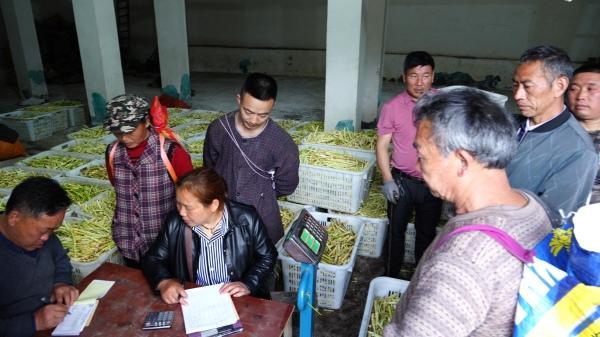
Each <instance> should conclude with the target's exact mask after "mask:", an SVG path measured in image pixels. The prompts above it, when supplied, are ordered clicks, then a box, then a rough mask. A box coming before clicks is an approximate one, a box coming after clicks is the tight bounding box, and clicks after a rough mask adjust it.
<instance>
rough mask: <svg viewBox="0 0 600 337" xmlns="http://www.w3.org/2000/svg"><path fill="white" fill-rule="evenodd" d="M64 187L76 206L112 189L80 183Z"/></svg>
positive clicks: (64, 184)
mask: <svg viewBox="0 0 600 337" xmlns="http://www.w3.org/2000/svg"><path fill="white" fill-rule="evenodd" d="M61 185H62V187H63V188H64V189H65V191H67V194H68V195H69V198H71V201H73V203H75V204H78V205H79V204H82V203H84V202H86V201H88V200H90V199H92V198H93V197H95V196H97V195H98V194H100V193H102V192H104V191H106V190H108V189H110V188H111V187H110V186H103V185H94V184H79V183H70V182H69V183H62V184H61Z"/></svg>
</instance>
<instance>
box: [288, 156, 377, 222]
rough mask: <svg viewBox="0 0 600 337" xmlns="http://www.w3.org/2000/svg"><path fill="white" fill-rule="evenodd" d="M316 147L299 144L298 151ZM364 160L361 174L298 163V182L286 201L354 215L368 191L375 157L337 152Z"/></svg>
mask: <svg viewBox="0 0 600 337" xmlns="http://www.w3.org/2000/svg"><path fill="white" fill-rule="evenodd" d="M306 147H312V148H322V146H316V145H301V146H299V148H300V149H302V148H306ZM339 152H344V153H348V154H351V155H353V156H354V157H356V158H359V159H362V160H365V161H367V163H368V164H367V167H366V168H365V169H364V170H363V171H361V172H350V171H342V170H336V169H331V168H326V167H319V166H313V165H307V164H300V170H299V172H298V173H299V176H300V183H299V184H298V187H297V188H296V191H295V192H294V193H293V194H291V195H289V196H287V200H288V201H292V202H297V203H300V204H308V205H314V206H317V207H322V208H326V209H330V210H335V211H340V212H345V213H356V212H357V211H358V209H359V208H360V206H361V204H362V201H363V199H364V198H365V196H366V195H367V193H368V191H369V184H370V178H371V175H372V173H373V168H374V167H375V156H374V155H373V154H365V153H361V152H355V151H352V150H344V151H339Z"/></svg>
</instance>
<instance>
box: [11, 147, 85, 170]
mask: <svg viewBox="0 0 600 337" xmlns="http://www.w3.org/2000/svg"><path fill="white" fill-rule="evenodd" d="M54 156H60V157H74V158H78V159H81V160H83V163H82V164H81V165H79V166H77V167H81V166H83V165H85V164H87V163H89V162H90V161H92V160H94V159H96V157H95V156H92V155H89V154H83V153H71V152H62V151H52V150H49V151H44V152H40V153H38V154H35V155H33V156H31V157H29V158H25V159H23V160H21V161H18V162H16V163H15V166H21V167H23V166H26V167H32V166H29V163H30V162H31V161H32V160H33V159H36V158H42V157H54ZM77 167H74V168H55V170H58V171H61V172H62V173H63V174H66V173H67V172H68V171H70V170H73V169H75V168H77Z"/></svg>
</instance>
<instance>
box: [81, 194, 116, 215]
mask: <svg viewBox="0 0 600 337" xmlns="http://www.w3.org/2000/svg"><path fill="white" fill-rule="evenodd" d="M115 200H116V198H115V191H114V190H111V191H110V192H109V193H108V194H107V197H106V198H101V199H99V200H94V201H91V202H88V203H86V204H85V205H81V210H82V211H83V212H84V213H85V214H87V215H89V216H91V217H92V218H96V219H104V218H106V219H108V222H111V221H112V217H113V214H114V213H115Z"/></svg>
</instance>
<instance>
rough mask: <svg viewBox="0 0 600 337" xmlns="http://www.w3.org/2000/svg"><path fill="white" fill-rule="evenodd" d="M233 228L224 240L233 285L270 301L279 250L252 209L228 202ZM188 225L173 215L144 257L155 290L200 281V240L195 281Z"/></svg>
mask: <svg viewBox="0 0 600 337" xmlns="http://www.w3.org/2000/svg"><path fill="white" fill-rule="evenodd" d="M225 207H227V210H228V212H229V224H228V225H229V228H228V230H227V232H226V233H225V236H224V237H223V251H224V254H225V263H226V264H227V272H228V273H229V279H230V280H231V281H232V282H235V281H241V282H242V283H244V284H245V285H246V286H247V287H248V289H249V290H250V292H251V294H252V296H257V297H262V298H270V293H269V290H268V289H267V288H266V286H265V285H264V281H265V279H266V278H267V277H268V276H270V275H271V273H272V272H273V267H274V266H275V262H276V259H277V250H276V249H275V246H273V243H272V242H271V239H270V238H269V236H268V235H267V230H266V227H265V225H264V224H263V222H262V220H261V219H260V217H259V216H258V214H257V213H256V210H255V209H254V208H253V207H252V206H248V205H244V204H240V203H238V202H235V201H227V202H226V203H225ZM186 226H187V225H186V224H185V222H184V221H183V219H182V218H181V216H180V215H179V213H178V212H177V211H173V212H171V213H169V215H168V216H167V218H166V220H165V223H164V224H163V226H162V229H161V231H160V233H159V235H158V237H157V238H156V241H155V242H154V244H153V245H152V247H151V248H150V250H148V252H147V253H146V255H145V256H144V257H143V258H142V263H141V266H142V271H143V272H144V275H145V276H146V278H147V279H148V281H149V282H150V285H151V286H152V288H153V289H156V286H157V285H158V283H159V282H160V281H162V280H164V279H170V278H176V279H179V280H181V281H182V282H194V283H195V282H196V278H197V273H196V271H197V268H198V261H199V254H198V253H199V251H200V249H199V246H198V245H199V243H200V238H199V237H198V235H197V234H195V233H194V234H193V235H192V238H193V249H192V258H193V261H194V262H193V268H194V273H193V279H190V274H189V273H188V268H187V259H186V251H185V228H186Z"/></svg>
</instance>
